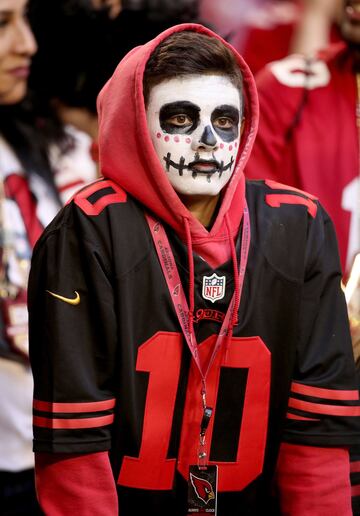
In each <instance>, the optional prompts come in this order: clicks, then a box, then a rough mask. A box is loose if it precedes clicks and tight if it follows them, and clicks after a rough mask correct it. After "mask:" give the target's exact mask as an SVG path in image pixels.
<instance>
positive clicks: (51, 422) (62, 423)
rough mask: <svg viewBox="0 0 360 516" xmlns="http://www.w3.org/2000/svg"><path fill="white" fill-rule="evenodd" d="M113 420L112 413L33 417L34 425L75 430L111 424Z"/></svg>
mask: <svg viewBox="0 0 360 516" xmlns="http://www.w3.org/2000/svg"><path fill="white" fill-rule="evenodd" d="M113 421H114V414H110V415H109V416H101V417H90V418H83V419H50V418H47V417H39V416H34V417H33V423H34V426H39V427H42V428H52V429H68V430H75V429H79V428H98V427H100V426H107V425H111V423H112V422H113Z"/></svg>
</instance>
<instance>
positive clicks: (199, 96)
mask: <svg viewBox="0 0 360 516" xmlns="http://www.w3.org/2000/svg"><path fill="white" fill-rule="evenodd" d="M182 100H187V101H190V102H193V103H194V104H196V105H198V106H199V107H201V108H202V109H206V107H207V106H208V107H209V108H211V107H215V106H218V105H221V104H230V105H233V106H234V107H236V108H238V109H239V108H240V92H239V90H238V89H237V88H236V86H235V85H234V84H233V83H232V82H231V81H230V79H229V77H227V76H226V75H206V74H201V75H188V76H181V77H173V78H171V79H167V80H164V81H162V82H161V83H159V84H157V85H155V86H154V87H153V88H152V89H151V92H150V97H149V108H151V106H153V107H161V106H162V105H164V104H168V103H170V102H177V101H182Z"/></svg>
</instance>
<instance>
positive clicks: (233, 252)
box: [225, 213, 240, 337]
mask: <svg viewBox="0 0 360 516" xmlns="http://www.w3.org/2000/svg"><path fill="white" fill-rule="evenodd" d="M225 224H226V229H227V233H228V238H229V242H230V249H231V258H232V262H233V271H234V288H235V295H234V308H233V313H232V317H231V320H230V325H229V326H230V328H229V334H230V337H231V335H232V330H233V327H234V326H236V325H237V324H238V320H239V318H238V311H239V305H240V278H239V267H238V260H237V256H236V247H235V243H234V239H233V238H232V236H231V229H230V221H229V216H228V214H227V213H226V214H225Z"/></svg>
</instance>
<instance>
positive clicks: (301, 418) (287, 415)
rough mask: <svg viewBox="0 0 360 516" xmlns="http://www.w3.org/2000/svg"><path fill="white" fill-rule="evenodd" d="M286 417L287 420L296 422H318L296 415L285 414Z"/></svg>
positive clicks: (314, 419) (315, 419) (316, 419)
mask: <svg viewBox="0 0 360 516" xmlns="http://www.w3.org/2000/svg"><path fill="white" fill-rule="evenodd" d="M286 417H287V418H288V419H296V420H297V421H320V419H318V418H314V417H303V416H298V415H297V414H291V413H290V412H288V413H287V414H286Z"/></svg>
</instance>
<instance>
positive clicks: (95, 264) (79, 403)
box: [28, 203, 117, 453]
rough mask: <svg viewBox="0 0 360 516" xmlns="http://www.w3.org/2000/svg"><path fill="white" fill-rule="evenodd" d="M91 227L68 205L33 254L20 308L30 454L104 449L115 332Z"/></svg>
mask: <svg viewBox="0 0 360 516" xmlns="http://www.w3.org/2000/svg"><path fill="white" fill-rule="evenodd" d="M73 212H77V215H76V217H75V216H73ZM91 224H93V223H92V222H89V221H87V220H86V216H85V215H84V214H83V213H80V210H78V209H77V208H76V207H75V206H74V204H73V203H71V204H70V205H69V206H67V207H66V208H64V210H63V211H62V212H61V214H60V215H59V216H58V217H57V219H55V221H54V222H53V223H52V225H50V226H49V227H48V229H47V230H46V232H45V234H44V235H43V237H42V238H41V239H40V241H39V243H38V245H37V246H36V248H35V251H34V254H33V260H32V267H31V273H30V279H29V291H28V302H29V332H30V333H29V335H30V359H31V366H32V370H33V375H34V405H33V424H34V450H35V451H37V452H64V453H70V452H73V453H85V452H86V453H91V452H98V451H105V450H107V449H109V448H110V445H111V443H110V438H111V425H112V422H113V419H114V408H115V395H114V364H115V350H116V343H117V328H116V319H115V313H114V295H113V289H112V285H111V271H110V263H109V260H108V258H107V256H106V253H104V252H102V249H99V248H98V247H97V246H95V245H94V244H93V243H92V240H93V239H92V235H91ZM100 241H101V240H100Z"/></svg>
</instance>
